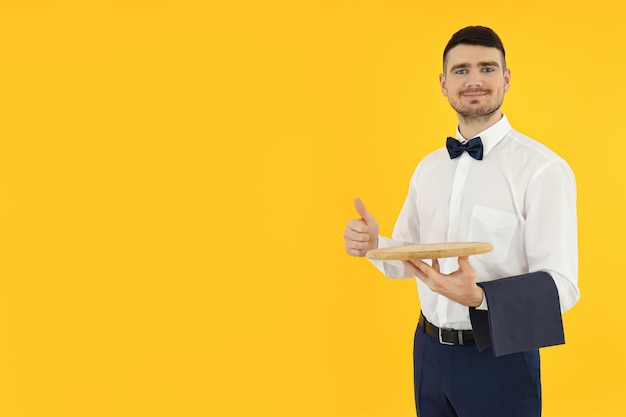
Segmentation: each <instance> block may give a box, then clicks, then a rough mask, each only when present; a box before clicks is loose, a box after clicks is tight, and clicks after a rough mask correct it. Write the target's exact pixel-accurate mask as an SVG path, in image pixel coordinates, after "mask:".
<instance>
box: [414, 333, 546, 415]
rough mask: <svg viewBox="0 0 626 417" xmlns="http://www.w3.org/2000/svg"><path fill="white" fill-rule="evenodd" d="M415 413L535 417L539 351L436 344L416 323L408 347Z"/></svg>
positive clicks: (538, 412) (538, 410)
mask: <svg viewBox="0 0 626 417" xmlns="http://www.w3.org/2000/svg"><path fill="white" fill-rule="evenodd" d="M413 360H414V372H415V405H416V408H417V415H418V416H419V417H539V416H541V377H540V370H539V351H538V350H532V351H528V352H521V353H513V354H510V355H504V356H500V357H497V358H496V357H495V356H494V355H493V353H492V351H491V348H488V349H485V350H484V351H482V352H479V351H478V349H477V348H476V346H473V345H469V346H467V345H464V346H450V345H442V344H440V343H439V341H438V340H435V339H434V338H433V337H431V336H430V335H428V334H427V333H425V332H424V329H423V328H422V327H421V326H418V328H417V331H416V332H415V344H414V351H413Z"/></svg>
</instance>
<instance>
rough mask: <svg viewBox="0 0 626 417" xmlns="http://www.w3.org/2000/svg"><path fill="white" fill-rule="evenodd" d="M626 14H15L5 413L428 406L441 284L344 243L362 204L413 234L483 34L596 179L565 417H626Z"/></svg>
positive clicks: (492, 10) (575, 8) (588, 185)
mask: <svg viewBox="0 0 626 417" xmlns="http://www.w3.org/2000/svg"><path fill="white" fill-rule="evenodd" d="M618 4H619V2H608V1H606V2H603V1H595V2H582V1H571V0H570V1H555V2H549V1H538V0H532V1H524V2H514V3H496V2H491V3H489V2H486V3H485V2H483V3H480V2H456V1H451V2H435V1H432V2H426V1H423V2H421V1H400V0H384V1H383V0H378V1H374V0H370V1H356V0H353V1H347V0H338V1H313V0H303V1H276V0H267V1H242V0H233V1H226V0H224V1H205V2H203V1H188V0H179V1H174V0H155V1H142V0H126V1H121V0H108V1H104V0H97V1H84V2H82V1H81V2H79V1H75V2H71V1H63V0H59V1H36V0H20V1H17V0H2V2H1V3H0V77H1V78H0V84H1V88H0V106H1V107H0V243H1V248H0V249H1V251H0V415H2V416H7V417H13V416H15V417H17V416H20V417H22V416H68V417H70V416H81V417H82V416H90V417H91V416H94V417H96V416H215V417H230V416H272V417H281V416H285V417H291V416H294V417H300V416H302V417H308V416H325V417H330V416H338V417H339V416H340V417H351V416H359V417H387V416H394V417H403V416H406V417H409V416H413V415H414V408H413V396H412V395H413V394H412V365H411V360H412V359H411V350H412V336H413V331H414V326H415V322H416V320H417V315H418V312H419V305H418V302H417V294H416V289H415V283H414V282H413V281H409V280H407V281H400V282H397V281H391V280H387V279H385V278H384V277H382V275H380V274H379V273H378V272H377V271H376V270H375V268H373V267H372V266H371V265H369V264H368V262H367V261H365V260H363V259H355V258H350V257H348V256H347V255H345V253H344V251H343V239H342V236H341V234H342V231H343V229H344V226H345V223H346V221H347V220H348V219H350V218H353V217H355V216H356V213H355V212H354V209H353V207H352V200H353V198H354V197H357V196H358V197H361V198H362V199H363V200H364V202H365V203H366V205H367V206H368V208H369V210H370V211H371V212H372V213H373V214H374V215H375V216H376V218H377V219H378V221H379V223H380V224H381V227H382V232H383V233H384V234H389V233H391V229H392V227H393V223H394V221H395V218H396V216H397V214H398V211H399V209H400V206H401V204H402V202H403V200H404V197H405V193H406V190H407V185H408V180H409V177H410V175H411V173H412V171H413V169H414V167H415V165H416V164H417V162H418V161H419V160H420V159H421V158H422V157H423V156H424V155H425V154H427V153H428V152H430V151H432V150H434V149H435V148H438V147H440V146H442V145H443V142H444V138H445V137H446V136H447V135H450V134H453V133H454V128H455V115H454V113H453V112H452V110H451V109H450V108H449V105H448V103H447V100H446V99H445V98H444V97H442V96H441V93H440V91H439V87H438V81H437V76H438V74H439V72H440V67H441V51H442V50H443V47H444V45H445V43H446V42H447V41H448V39H449V37H450V36H451V34H452V33H453V32H454V31H456V30H457V29H459V28H461V27H463V26H466V25H470V24H482V25H487V26H491V27H493V28H494V29H495V30H496V31H497V32H498V33H499V34H500V36H501V37H502V39H503V41H504V44H505V47H506V49H507V52H508V64H509V66H510V68H511V69H512V86H511V91H510V93H509V94H508V95H507V97H506V100H505V105H504V110H505V113H506V114H507V115H508V116H509V120H510V121H511V123H512V124H513V126H514V127H515V128H517V129H518V130H520V131H522V132H524V133H526V134H528V135H530V136H532V137H534V138H536V139H538V140H540V141H542V142H543V143H545V144H546V145H548V146H549V147H551V148H552V149H554V150H555V151H557V152H558V153H559V154H561V155H562V156H563V157H564V158H565V159H566V160H568V161H569V163H570V164H571V166H572V168H573V169H574V172H575V173H576V176H577V180H578V189H579V204H578V208H579V222H580V287H581V290H582V300H581V301H580V303H579V304H578V305H577V306H576V307H575V308H574V309H573V310H572V311H570V312H568V313H567V314H566V315H565V326H566V337H567V344H566V345H565V346H559V347H553V348H548V349H545V350H543V351H542V352H543V354H542V360H543V385H544V415H545V416H547V417H559V416H563V417H565V416H603V417H611V416H621V415H625V412H624V409H623V402H622V395H623V386H624V384H623V377H624V375H625V374H626V364H625V362H624V361H623V360H622V359H623V358H622V357H623V352H624V344H626V331H624V320H623V319H622V318H623V317H624V309H623V308H624V304H625V302H624V293H625V291H626V284H625V282H626V277H625V276H624V273H623V267H622V264H623V262H622V261H623V259H624V252H625V251H626V248H625V245H624V236H625V234H626V230H625V222H624V220H623V215H624V212H625V211H626V197H625V193H624V185H623V181H624V174H623V169H624V158H623V156H621V152H622V149H623V145H622V144H623V137H622V136H623V134H622V133H623V131H624V117H623V114H624V106H623V103H624V97H625V96H626V87H625V85H626V84H625V83H624V74H623V69H624V67H625V64H626V62H625V55H624V54H623V45H624V42H626V33H625V32H624V23H623V19H622V16H623V13H622V12H621V11H620V10H621V9H617V8H616V7H617V5H618Z"/></svg>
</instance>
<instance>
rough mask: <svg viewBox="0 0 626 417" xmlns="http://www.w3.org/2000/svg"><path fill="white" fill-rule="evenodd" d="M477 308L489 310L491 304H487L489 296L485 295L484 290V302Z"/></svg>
mask: <svg viewBox="0 0 626 417" xmlns="http://www.w3.org/2000/svg"><path fill="white" fill-rule="evenodd" d="M476 310H484V311H487V310H489V306H488V305H487V296H486V295H485V293H484V292H483V302H482V303H480V305H479V306H478V307H476Z"/></svg>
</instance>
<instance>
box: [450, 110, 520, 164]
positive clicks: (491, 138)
mask: <svg viewBox="0 0 626 417" xmlns="http://www.w3.org/2000/svg"><path fill="white" fill-rule="evenodd" d="M510 130H511V125H510V124H509V120H508V119H507V118H506V115H504V114H503V115H502V117H501V118H500V120H498V121H497V122H496V124H494V125H493V126H490V127H488V128H487V129H485V130H483V131H482V132H479V133H478V134H477V135H476V136H480V140H482V142H483V154H484V155H487V154H488V153H489V151H490V150H491V149H493V147H494V146H496V145H497V144H498V142H500V141H501V140H502V139H503V138H504V136H505V135H506V134H507V133H508V132H509V131H510ZM476 136H474V137H476ZM456 138H457V140H458V141H460V142H465V141H466V140H468V139H465V138H464V137H463V135H461V132H460V131H459V127H458V126H457V128H456ZM470 139H472V138H470Z"/></svg>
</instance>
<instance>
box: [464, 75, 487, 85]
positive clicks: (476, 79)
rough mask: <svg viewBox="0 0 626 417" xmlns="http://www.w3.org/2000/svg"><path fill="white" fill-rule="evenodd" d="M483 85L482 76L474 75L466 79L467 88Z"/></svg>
mask: <svg viewBox="0 0 626 417" xmlns="http://www.w3.org/2000/svg"><path fill="white" fill-rule="evenodd" d="M482 85H483V80H482V79H481V78H480V76H479V75H473V76H471V77H469V78H468V79H467V80H466V81H465V87H467V88H472V87H482Z"/></svg>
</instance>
